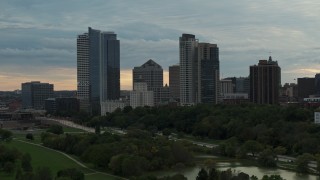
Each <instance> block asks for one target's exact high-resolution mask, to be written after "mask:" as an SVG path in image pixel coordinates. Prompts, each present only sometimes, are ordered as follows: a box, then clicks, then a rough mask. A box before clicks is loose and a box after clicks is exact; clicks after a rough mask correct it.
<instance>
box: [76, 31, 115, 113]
mask: <svg viewBox="0 0 320 180" xmlns="http://www.w3.org/2000/svg"><path fill="white" fill-rule="evenodd" d="M77 54H78V56H77V62H78V97H79V99H80V103H81V102H84V104H82V105H81V107H82V108H84V107H85V106H86V101H88V100H89V103H90V107H89V108H88V109H89V111H91V113H92V114H100V111H101V102H103V101H106V100H117V99H119V96H120V41H119V40H117V35H116V34H115V33H114V32H101V31H100V30H95V29H92V28H90V27H89V28H88V33H85V34H82V35H79V36H78V39H77ZM79 69H80V70H79ZM88 97H89V98H88ZM81 99H82V100H81Z"/></svg>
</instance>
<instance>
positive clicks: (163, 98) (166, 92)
mask: <svg viewBox="0 0 320 180" xmlns="http://www.w3.org/2000/svg"><path fill="white" fill-rule="evenodd" d="M159 99H160V104H161V105H163V104H168V103H169V101H170V99H171V96H170V87H169V86H168V85H167V84H166V85H165V86H163V87H162V88H160V98H159Z"/></svg>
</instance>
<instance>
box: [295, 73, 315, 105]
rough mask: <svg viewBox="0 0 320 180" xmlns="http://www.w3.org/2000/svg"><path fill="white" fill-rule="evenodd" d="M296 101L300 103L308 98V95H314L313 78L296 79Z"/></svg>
mask: <svg viewBox="0 0 320 180" xmlns="http://www.w3.org/2000/svg"><path fill="white" fill-rule="evenodd" d="M297 81H298V99H299V101H300V102H302V101H303V98H309V96H310V95H313V94H315V78H311V77H304V78H298V80H297Z"/></svg>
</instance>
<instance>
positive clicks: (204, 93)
mask: <svg viewBox="0 0 320 180" xmlns="http://www.w3.org/2000/svg"><path fill="white" fill-rule="evenodd" d="M179 45H180V46H179V49H180V104H181V105H183V106H184V105H187V106H188V105H193V104H197V103H217V102H218V97H219V48H218V46H217V45H216V44H210V43H199V42H198V40H197V39H195V36H194V35H192V34H182V36H181V37H180V39H179Z"/></svg>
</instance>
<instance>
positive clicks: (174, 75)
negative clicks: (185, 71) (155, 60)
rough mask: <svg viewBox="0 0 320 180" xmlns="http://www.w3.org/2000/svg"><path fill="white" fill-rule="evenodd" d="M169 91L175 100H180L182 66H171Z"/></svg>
mask: <svg viewBox="0 0 320 180" xmlns="http://www.w3.org/2000/svg"><path fill="white" fill-rule="evenodd" d="M169 87H170V88H169V89H170V96H171V97H172V98H173V99H175V100H179V99H180V66H179V65H173V66H169Z"/></svg>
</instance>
